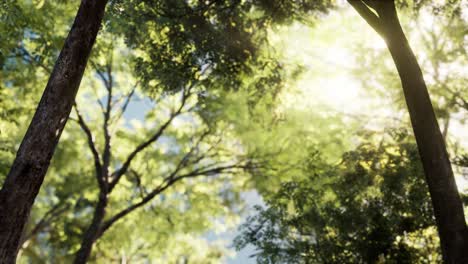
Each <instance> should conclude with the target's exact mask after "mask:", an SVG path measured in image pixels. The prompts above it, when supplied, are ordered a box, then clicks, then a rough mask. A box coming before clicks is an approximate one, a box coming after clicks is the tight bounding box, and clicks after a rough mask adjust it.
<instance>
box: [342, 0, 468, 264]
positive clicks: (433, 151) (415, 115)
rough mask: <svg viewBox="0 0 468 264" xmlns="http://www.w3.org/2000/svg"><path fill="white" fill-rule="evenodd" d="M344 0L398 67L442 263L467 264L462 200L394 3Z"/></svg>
mask: <svg viewBox="0 0 468 264" xmlns="http://www.w3.org/2000/svg"><path fill="white" fill-rule="evenodd" d="M348 2H349V3H350V4H351V5H353V7H354V8H355V9H356V10H357V11H358V12H359V14H360V15H361V16H362V17H363V18H364V19H365V20H366V21H367V22H368V23H369V24H370V25H371V26H372V27H373V28H374V29H375V30H376V31H377V32H378V33H379V34H380V35H381V36H382V37H383V38H384V39H385V41H386V43H387V47H388V49H389V51H390V53H391V55H392V58H393V60H394V62H395V65H396V68H397V70H398V74H399V76H400V79H401V83H402V86H403V92H404V95H405V100H406V104H407V107H408V110H409V114H410V118H411V124H412V126H413V131H414V135H415V137H416V142H417V145H418V150H419V155H420V157H421V160H422V164H423V168H424V172H425V175H426V182H427V184H428V186H429V192H430V195H431V199H432V205H433V208H434V215H435V218H436V223H437V228H438V232H439V237H440V242H441V248H442V255H443V259H444V262H445V263H450V264H452V263H453V264H455V263H457V264H460V263H468V228H467V226H466V222H465V215H464V212H463V204H462V201H461V199H460V196H459V193H458V189H457V186H456V183H455V177H454V175H453V171H452V167H451V164H450V160H449V158H448V153H447V149H446V146H445V142H444V138H443V136H442V134H441V132H440V129H439V125H438V123H437V119H436V117H435V114H434V110H433V107H432V104H431V100H430V97H429V93H428V91H427V87H426V83H425V81H424V78H423V74H422V71H421V68H420V67H419V64H418V62H417V60H416V57H415V55H414V53H413V51H412V50H411V47H410V46H409V43H408V40H407V39H406V37H405V34H404V32H403V29H402V28H401V25H400V22H399V19H398V16H397V12H396V8H395V3H394V1H364V2H365V3H366V4H367V6H359V3H357V2H361V1H357V0H348ZM361 3H363V2H361ZM369 7H370V8H373V9H375V11H377V14H378V17H377V16H376V15H375V14H374V13H372V14H369V13H365V12H366V10H365V9H362V8H369ZM369 11H370V10H369ZM370 12H372V11H370Z"/></svg>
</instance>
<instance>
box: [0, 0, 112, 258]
mask: <svg viewBox="0 0 468 264" xmlns="http://www.w3.org/2000/svg"><path fill="white" fill-rule="evenodd" d="M106 3H107V0H82V1H81V4H80V8H79V10H78V13H77V15H76V17H75V21H74V23H73V26H72V28H71V30H70V32H69V34H68V37H67V39H66V41H65V44H64V46H63V48H62V51H61V52H60V55H59V57H58V59H57V62H56V63H55V66H54V70H53V72H52V74H51V76H50V79H49V81H48V83H47V86H46V88H45V90H44V93H43V95H42V98H41V100H40V102H39V105H38V107H37V109H36V113H35V114H34V117H33V119H32V122H31V124H30V125H29V128H28V130H27V132H26V135H25V136H24V138H23V141H22V142H21V145H20V148H19V150H18V152H17V154H16V158H15V160H14V162H13V165H12V167H11V169H10V172H9V174H8V176H7V178H6V180H5V183H4V185H3V187H2V190H1V191H0V263H15V260H16V255H17V252H18V248H19V243H20V240H21V235H22V233H23V229H24V226H25V223H26V221H27V219H28V216H29V212H30V210H31V206H32V204H33V202H34V199H35V197H36V195H37V193H38V192H39V189H40V187H41V184H42V181H43V179H44V176H45V174H46V172H47V169H48V167H49V163H50V159H51V158H52V155H53V152H54V149H55V146H56V145H57V142H58V140H59V138H60V134H61V132H62V130H63V128H64V126H65V123H66V122H67V119H68V115H69V114H70V110H71V108H72V105H73V102H74V100H75V96H76V92H77V91H78V87H79V85H80V82H81V79H82V77H83V72H84V70H85V67H86V63H87V60H88V57H89V54H90V52H91V48H92V46H93V44H94V41H95V39H96V35H97V33H98V31H99V27H100V24H101V21H102V18H103V15H104V9H105V5H106ZM51 19H53V18H51Z"/></svg>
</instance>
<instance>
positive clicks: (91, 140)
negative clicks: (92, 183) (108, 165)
mask: <svg viewBox="0 0 468 264" xmlns="http://www.w3.org/2000/svg"><path fill="white" fill-rule="evenodd" d="M74 109H75V113H76V116H77V117H78V120H76V121H77V122H78V124H79V125H80V127H81V130H83V132H84V133H85V134H86V138H87V142H88V147H89V149H90V150H91V153H92V154H93V158H94V167H95V169H96V173H97V175H96V176H97V178H98V182H99V185H101V184H103V183H102V182H101V178H102V177H101V175H100V173H101V171H102V165H101V158H100V157H99V152H98V151H97V148H96V144H95V143H94V137H93V134H92V133H91V130H90V129H89V126H88V125H87V124H86V122H85V121H84V119H83V117H82V116H81V114H80V111H79V110H78V106H77V104H76V102H75V103H74Z"/></svg>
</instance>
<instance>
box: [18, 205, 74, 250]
mask: <svg viewBox="0 0 468 264" xmlns="http://www.w3.org/2000/svg"><path fill="white" fill-rule="evenodd" d="M68 208H69V206H68V205H67V204H65V205H64V204H63V203H57V204H56V205H54V206H53V207H52V208H51V209H50V210H49V211H47V212H46V213H45V214H44V215H43V216H42V218H41V219H40V220H39V221H38V222H37V224H36V225H35V226H34V227H33V228H32V230H31V231H30V232H29V233H28V234H27V235H25V236H24V237H23V238H22V240H21V243H20V245H22V246H21V247H23V245H24V244H25V243H26V242H27V241H28V240H30V239H31V238H32V237H34V236H35V235H37V234H38V233H39V232H41V231H42V230H44V228H46V227H48V226H49V225H50V224H51V222H52V220H53V219H54V218H57V217H58V216H60V215H61V214H62V213H64V212H65V211H66V210H68Z"/></svg>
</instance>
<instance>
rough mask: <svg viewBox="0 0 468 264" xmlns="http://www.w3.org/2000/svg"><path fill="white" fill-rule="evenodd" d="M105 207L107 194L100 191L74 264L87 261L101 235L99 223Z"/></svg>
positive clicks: (102, 217) (82, 263)
mask: <svg viewBox="0 0 468 264" xmlns="http://www.w3.org/2000/svg"><path fill="white" fill-rule="evenodd" d="M106 207H107V194H106V192H103V191H101V192H100V193H99V201H98V203H97V205H96V209H95V210H94V215H93V220H92V222H91V225H90V226H89V227H88V229H87V230H86V232H85V234H84V236H83V239H82V241H81V246H80V249H79V250H78V252H77V253H76V255H75V260H74V261H73V263H74V264H84V263H86V262H87V261H88V259H89V256H90V255H91V251H92V249H93V245H94V242H96V240H97V239H98V238H99V235H100V233H101V232H100V231H101V223H102V221H103V220H104V217H105V215H106Z"/></svg>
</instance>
